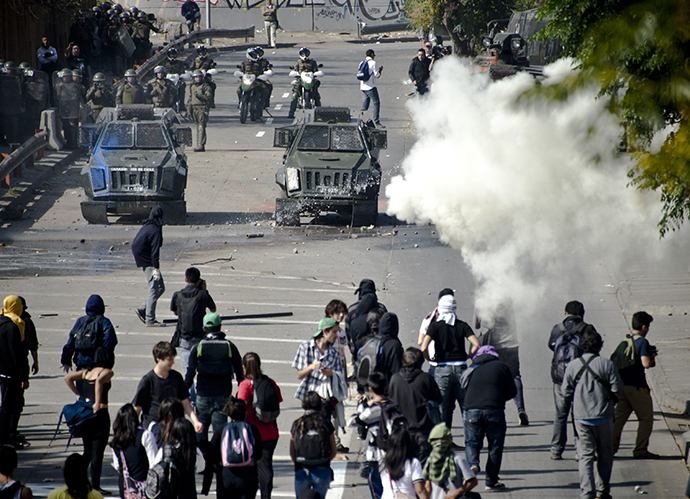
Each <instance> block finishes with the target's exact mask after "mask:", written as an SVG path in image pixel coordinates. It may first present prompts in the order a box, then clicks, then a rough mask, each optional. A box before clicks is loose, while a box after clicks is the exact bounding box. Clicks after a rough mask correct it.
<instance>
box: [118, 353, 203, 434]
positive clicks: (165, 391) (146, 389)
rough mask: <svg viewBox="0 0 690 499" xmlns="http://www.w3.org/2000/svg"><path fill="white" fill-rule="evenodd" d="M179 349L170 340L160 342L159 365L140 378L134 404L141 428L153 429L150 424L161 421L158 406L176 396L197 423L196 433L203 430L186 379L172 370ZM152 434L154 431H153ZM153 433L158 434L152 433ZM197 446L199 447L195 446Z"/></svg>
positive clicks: (195, 423)
mask: <svg viewBox="0 0 690 499" xmlns="http://www.w3.org/2000/svg"><path fill="white" fill-rule="evenodd" d="M176 355H177V350H175V347H173V346H172V345H171V344H170V343H169V342H167V341H159V342H158V343H156V345H155V346H154V347H153V360H154V362H155V363H156V366H155V367H154V368H153V369H152V370H151V371H149V372H148V373H147V374H145V375H144V377H143V378H141V381H140V382H139V386H138V387H137V392H136V393H135V395H134V399H133V400H132V405H134V409H136V411H137V414H139V415H140V416H141V422H142V425H143V426H144V427H145V428H147V429H150V430H152V428H150V427H149V425H150V424H151V423H153V422H155V421H156V420H157V418H158V407H159V406H160V405H161V402H162V401H163V399H165V398H166V397H170V396H172V397H177V398H178V399H180V401H181V402H182V405H183V406H184V411H185V414H186V415H187V416H189V418H190V419H191V420H192V422H193V423H194V429H195V430H196V432H197V433H200V432H201V430H203V425H202V424H201V422H200V421H199V419H198V418H197V416H196V413H195V412H194V408H193V407H192V404H191V402H190V400H189V392H188V391H187V385H185V382H184V378H183V377H182V375H181V374H180V373H178V372H177V371H173V369H172V366H173V365H174V364H175V356H176ZM152 431H153V430H152ZM153 433H154V434H156V433H157V431H153ZM195 445H196V444H195Z"/></svg>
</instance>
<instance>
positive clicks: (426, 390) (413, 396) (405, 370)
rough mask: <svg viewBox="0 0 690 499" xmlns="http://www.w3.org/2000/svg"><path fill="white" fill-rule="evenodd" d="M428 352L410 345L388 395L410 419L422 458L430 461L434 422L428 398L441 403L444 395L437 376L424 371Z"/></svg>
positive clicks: (393, 377)
mask: <svg viewBox="0 0 690 499" xmlns="http://www.w3.org/2000/svg"><path fill="white" fill-rule="evenodd" d="M423 365H424V355H422V351H421V350H420V349H419V348H415V347H409V348H408V349H407V350H405V353H404V354H403V357H402V368H401V369H400V371H398V372H397V373H395V374H393V376H391V380H390V383H389V384H388V395H389V396H390V399H391V400H392V401H394V402H395V403H396V405H397V406H398V407H399V408H400V411H401V412H402V413H403V415H404V416H405V419H407V424H408V428H409V430H410V433H411V434H412V436H413V437H414V439H415V440H416V442H417V445H418V446H419V453H420V456H419V459H420V461H426V458H427V457H428V456H429V453H430V452H431V446H430V445H429V443H428V441H427V439H428V437H429V433H430V432H431V429H432V428H433V427H434V424H433V423H432V422H431V419H430V418H429V413H428V411H427V408H426V402H427V400H432V401H434V402H436V403H439V404H440V403H441V400H443V397H442V396H441V391H440V390H439V389H438V385H437V384H436V381H434V377H433V376H432V375H430V374H429V373H426V372H424V371H422V366H423Z"/></svg>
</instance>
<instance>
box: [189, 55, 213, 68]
mask: <svg viewBox="0 0 690 499" xmlns="http://www.w3.org/2000/svg"><path fill="white" fill-rule="evenodd" d="M213 66H214V62H213V59H211V58H210V57H209V56H206V57H203V58H202V57H201V56H197V58H196V59H194V63H192V70H195V69H203V70H204V71H208V70H209V69H211V68H212V67H213Z"/></svg>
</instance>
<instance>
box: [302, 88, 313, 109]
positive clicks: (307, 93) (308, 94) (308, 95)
mask: <svg viewBox="0 0 690 499" xmlns="http://www.w3.org/2000/svg"><path fill="white" fill-rule="evenodd" d="M304 109H311V90H305V91H304Z"/></svg>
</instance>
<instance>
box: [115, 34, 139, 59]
mask: <svg viewBox="0 0 690 499" xmlns="http://www.w3.org/2000/svg"><path fill="white" fill-rule="evenodd" d="M117 43H118V45H120V48H121V49H122V53H123V54H124V56H125V57H127V58H129V57H132V54H134V51H135V50H136V46H135V45H134V40H132V37H131V35H130V34H129V31H127V28H126V27H124V26H120V29H118V30H117Z"/></svg>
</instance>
